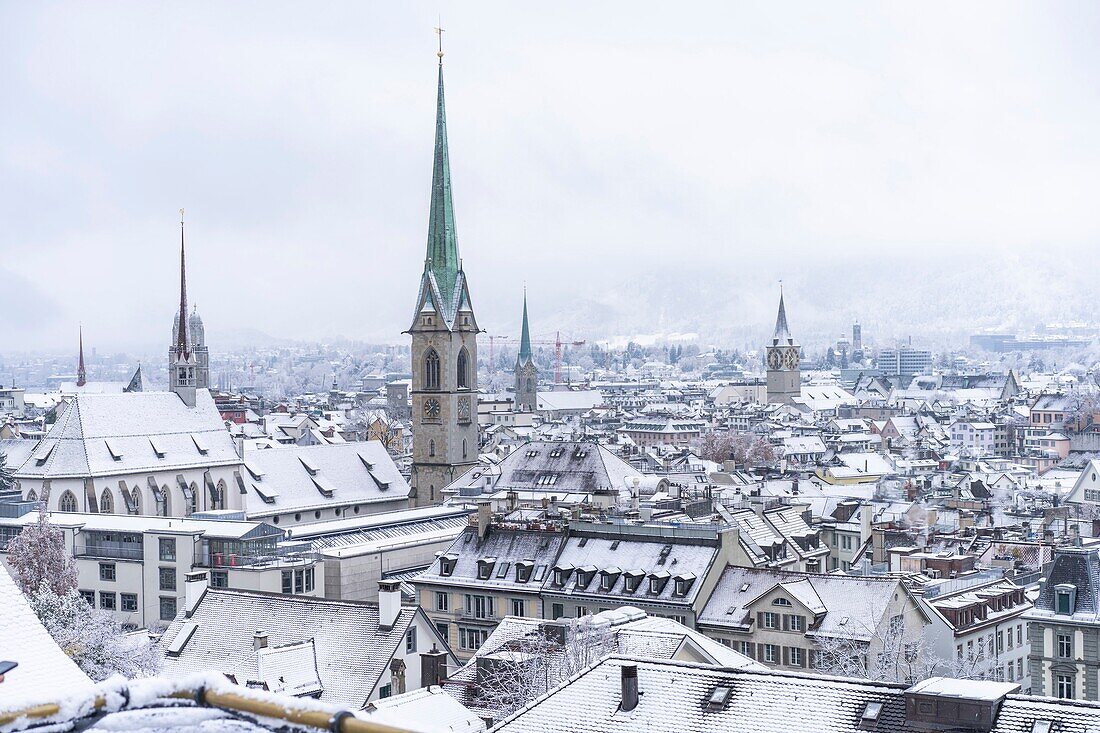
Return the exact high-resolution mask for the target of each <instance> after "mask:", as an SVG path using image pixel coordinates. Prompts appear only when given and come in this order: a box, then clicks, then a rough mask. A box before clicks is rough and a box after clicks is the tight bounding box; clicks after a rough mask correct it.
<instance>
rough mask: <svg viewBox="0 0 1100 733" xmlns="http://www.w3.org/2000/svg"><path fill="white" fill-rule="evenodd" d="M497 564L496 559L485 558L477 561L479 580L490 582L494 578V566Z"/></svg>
mask: <svg viewBox="0 0 1100 733" xmlns="http://www.w3.org/2000/svg"><path fill="white" fill-rule="evenodd" d="M496 564H497V559H496V558H495V557H483V558H481V559H480V560H478V561H477V579H478V580H488V579H489V578H491V577H493V566H494V565H496Z"/></svg>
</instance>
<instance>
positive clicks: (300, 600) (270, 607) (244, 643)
mask: <svg viewBox="0 0 1100 733" xmlns="http://www.w3.org/2000/svg"><path fill="white" fill-rule="evenodd" d="M417 613H419V609H417V608H410V607H408V606H404V607H402V608H401V612H400V614H399V615H398V618H397V621H396V623H394V625H393V626H392V627H390V628H388V629H381V628H379V625H378V618H379V617H378V604H377V603H362V602H353V601H331V600H326V599H322V598H311V597H308V596H292V595H283V594H278V593H259V592H253V591H239V590H227V589H222V588H208V589H207V590H206V592H205V594H204V595H203V597H202V600H201V601H199V603H198V606H197V607H196V608H195V611H194V613H193V614H192V615H191V616H190V617H185V616H184V615H183V614H181V615H179V616H178V617H177V618H176V620H175V621H173V622H172V624H171V625H170V626H169V627H168V630H167V631H165V632H164V636H163V637H162V639H161V644H162V645H163V646H164V648H165V649H167V650H170V651H171V650H173V649H174V647H173V642H174V641H175V639H176V637H177V636H180V635H181V634H187V633H190V638H189V639H187V640H186V641H185V642H183V643H182V648H180V649H179V650H178V653H169V654H168V655H167V656H166V657H165V660H164V670H163V674H164V676H165V677H169V678H178V677H182V676H184V675H186V674H189V673H191V672H198V671H202V670H213V671H217V672H222V673H225V674H232V675H234V676H235V677H236V679H237V681H238V682H239V683H241V684H245V682H246V681H248V680H257V681H259V680H263V679H266V678H268V677H270V678H271V680H273V681H276V682H278V684H281V685H284V686H285V687H286V691H287V692H288V693H290V694H295V690H304V689H305V688H311V689H313V688H315V687H316V686H318V685H319V686H320V687H321V688H323V692H321V696H320V699H321V700H322V701H324V702H332V703H336V704H339V705H347V706H350V707H353V708H359V707H361V706H362V705H363V704H364V703H365V702H366V701H367V698H369V697H370V694H371V692H372V691H373V690H374V689H375V687H376V686H377V684H378V682H379V680H380V679H381V678H382V676H383V674H384V673H385V672H386V670H387V669H388V667H389V663H390V659H392V658H393V656H394V654H395V653H397V652H398V651H399V645H402V644H404V643H405V633H406V632H407V631H408V628H409V625H410V624H412V622H413V619H414V618H415V617H416V614H417ZM192 625H193V626H192ZM192 628H193V631H191V629H192ZM257 629H263V630H265V631H266V632H267V635H268V650H263V649H261V650H260V651H259V652H257V650H256V649H254V648H253V639H254V634H255V633H256V630H257ZM269 650H270V651H269ZM400 651H402V652H403V651H404V647H400ZM311 657H312V659H313V660H314V661H313V665H314V666H315V669H316V674H315V675H314V668H313V667H312V666H311V665H310V664H308V662H309V661H310V658H311ZM291 669H293V673H292V674H290V676H289V677H287V674H288V673H287V670H291ZM280 677H283V678H284V679H283V681H282V682H279V678H280ZM314 677H316V680H314V679H313V678H314ZM297 694H307V693H304V692H299V693H297Z"/></svg>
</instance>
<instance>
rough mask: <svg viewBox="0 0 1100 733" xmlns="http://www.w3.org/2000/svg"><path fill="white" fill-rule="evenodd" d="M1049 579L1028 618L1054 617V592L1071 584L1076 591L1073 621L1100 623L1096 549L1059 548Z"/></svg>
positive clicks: (1099, 562)
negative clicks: (1064, 585) (1057, 587)
mask: <svg viewBox="0 0 1100 733" xmlns="http://www.w3.org/2000/svg"><path fill="white" fill-rule="evenodd" d="M1046 578H1047V580H1046V583H1044V584H1043V586H1042V589H1041V590H1040V591H1039V597H1038V598H1036V599H1035V608H1033V609H1032V610H1031V611H1030V612H1029V613H1028V616H1029V617H1050V616H1053V615H1054V601H1055V598H1054V596H1055V588H1056V586H1059V585H1062V584H1069V585H1073V586H1076V587H1077V605H1076V607H1075V608H1074V612H1073V620H1074V621H1078V622H1080V621H1083V622H1086V623H1100V557H1098V556H1097V551H1096V550H1095V549H1082V548H1072V547H1066V548H1058V549H1057V550H1055V552H1054V561H1053V562H1052V563H1051V566H1050V570H1049V571H1048V572H1047V574H1046ZM1059 618H1065V616H1061V617H1059Z"/></svg>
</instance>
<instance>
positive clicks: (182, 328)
mask: <svg viewBox="0 0 1100 733" xmlns="http://www.w3.org/2000/svg"><path fill="white" fill-rule="evenodd" d="M209 387H210V351H209V349H207V348H206V329H205V328H204V327H203V325H202V318H200V317H199V314H198V312H197V311H192V312H191V313H188V312H187V255H186V251H185V249H184V241H183V210H182V209H180V309H179V310H178V311H176V317H175V318H174V319H173V320H172V345H171V346H169V347H168V391H170V392H175V393H176V394H178V395H179V396H180V399H182V400H183V401H184V402H185V403H187V404H188V405H190V406H191V407H194V406H195V390H198V389H209Z"/></svg>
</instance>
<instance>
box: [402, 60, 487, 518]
mask: <svg viewBox="0 0 1100 733" xmlns="http://www.w3.org/2000/svg"><path fill="white" fill-rule="evenodd" d="M438 56H439V86H438V92H437V94H438V97H437V100H436V120H435V159H434V166H433V169H432V192H431V205H430V213H429V217H428V248H427V256H426V258H425V260H424V272H423V274H422V275H421V277H420V292H419V296H418V297H417V301H416V312H415V314H414V317H413V323H412V325H411V326H410V327H409V329H408V331H407V333H409V334H410V335H411V336H412V428H413V464H412V476H411V483H412V493H411V494H410V497H409V502H410V504H411V505H412V506H428V505H432V504H439V503H441V502H442V498H443V494H442V489H443V487H444V486H446V485H447V484H449V483H451V482H452V481H454V480H455V479H456V478H458V477H460V476H461V475H462V474H464V473H465V472H466V471H468V470H469V469H470V468H472V467H473V466H474V465H475V464H476V463H477V455H478V425H477V333H478V327H477V321H476V320H475V318H474V310H473V305H472V304H471V302H470V291H469V289H468V288H467V285H466V274H465V272H463V270H462V260H461V259H460V258H459V256H458V238H457V235H456V232H455V216H454V205H453V202H452V199H451V167H450V161H449V159H448V153H447V115H446V111H445V107H444V102H443V52H442V50H440V52H439V54H438Z"/></svg>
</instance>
